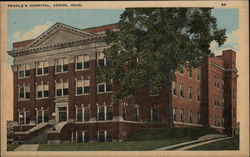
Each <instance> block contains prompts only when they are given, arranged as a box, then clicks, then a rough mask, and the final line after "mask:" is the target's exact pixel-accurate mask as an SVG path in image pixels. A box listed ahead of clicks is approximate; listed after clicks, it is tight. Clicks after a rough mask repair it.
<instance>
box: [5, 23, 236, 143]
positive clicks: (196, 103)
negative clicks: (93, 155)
mask: <svg viewBox="0 0 250 157" xmlns="http://www.w3.org/2000/svg"><path fill="white" fill-rule="evenodd" d="M57 25H59V26H61V24H56V26H57ZM56 26H54V27H56ZM59 26H58V27H59ZM52 27H53V26H52ZM62 27H63V26H62ZM67 28H68V27H67ZM106 29H114V25H108V26H104V27H97V28H91V29H84V30H83V31H85V32H89V33H96V34H97V33H98V31H104V30H106ZM98 39H99V38H98ZM30 41H31V43H29V41H28V44H27V41H25V42H24V43H21V42H19V43H14V44H13V47H14V49H15V48H19V49H20V47H21V46H22V45H23V46H24V47H23V48H21V49H29V47H28V46H29V44H32V43H33V44H35V43H36V42H39V41H38V40H37V39H35V40H30ZM99 41H101V42H102V40H99ZM95 42H96V40H94V41H92V39H89V41H88V43H86V45H88V46H89V49H90V51H93V50H94V49H95V51H93V53H94V55H93V56H92V59H90V60H89V68H87V69H84V70H77V69H76V60H75V55H72V54H71V53H70V52H72V51H73V48H72V50H67V54H66V55H65V54H63V55H64V56H66V57H68V58H69V59H68V61H69V62H68V63H67V65H68V69H67V71H66V72H61V73H56V72H55V69H56V66H55V59H56V58H60V55H61V54H59V53H58V54H59V55H58V57H57V56H53V57H54V58H53V59H50V58H49V59H48V57H47V56H43V55H42V53H41V58H39V59H37V58H36V60H35V62H38V61H39V60H40V61H44V60H49V61H48V64H49V65H48V72H47V73H46V74H43V75H41V76H38V75H37V74H36V73H37V72H36V69H37V67H36V65H34V64H33V65H32V64H31V66H30V68H29V70H30V71H29V74H28V76H27V77H21V78H20V77H19V75H21V74H20V67H19V65H21V63H22V62H23V58H21V59H19V60H18V57H22V56H24V57H26V56H27V57H28V58H30V59H33V58H32V53H30V54H24V55H20V54H18V53H16V52H14V50H13V51H11V52H9V54H10V55H12V56H14V57H15V58H17V61H16V63H15V64H14V65H13V74H14V90H13V91H14V121H15V122H16V127H15V131H20V124H19V123H20V113H21V112H22V111H27V112H25V114H24V113H23V114H24V115H25V116H24V115H23V116H24V117H26V118H27V117H29V120H27V119H26V120H25V121H26V122H29V123H28V124H22V130H21V131H28V130H29V129H31V128H32V127H34V126H36V125H37V124H38V123H40V120H39V115H38V114H39V113H41V115H42V117H43V118H44V117H46V116H45V115H46V114H48V119H46V118H44V119H43V120H42V122H48V123H49V124H51V125H55V130H51V131H50V132H48V141H50V142H53V141H57V142H58V141H59V142H63V141H66V142H69V141H72V142H75V141H78V140H77V139H79V138H82V139H83V140H84V139H85V138H86V139H85V140H86V141H98V139H99V141H101V136H102V135H101V134H104V135H105V138H104V140H105V141H109V140H110V139H112V141H123V140H126V136H128V135H131V134H133V133H134V132H135V131H137V130H139V129H140V128H147V127H166V126H167V120H168V118H169V117H167V116H166V115H168V114H167V104H166V102H167V100H166V98H165V94H164V91H162V92H160V93H159V94H158V95H150V89H149V88H148V87H144V88H143V89H140V90H139V91H138V92H137V93H136V94H135V98H136V99H135V100H134V102H133V103H128V104H127V105H125V106H126V107H125V106H124V104H123V103H122V102H112V100H111V95H112V93H110V92H104V93H99V92H98V91H97V88H98V87H97V80H96V69H97V64H98V57H97V55H98V53H97V51H96V50H97V49H98V46H95V45H93V43H95ZM101 42H100V43H101ZM91 46H92V47H91ZM104 46H105V44H104ZM31 48H32V47H31ZM92 48H93V49H92ZM64 49H67V46H65V47H64ZM32 50H33V49H32ZM32 50H30V51H32ZM58 51H59V50H58ZM25 52H26V51H25ZM28 52H29V51H27V53H28ZM45 52H46V53H47V51H45ZM39 53H40V52H36V55H38V56H39ZM48 53H49V51H48ZM16 54H18V55H16ZM77 55H79V54H77ZM61 56H62V55H61ZM72 56H73V59H72ZM24 60H25V59H24ZM28 60H29V59H27V62H28ZM50 60H53V62H50ZM18 62H20V63H18ZM235 62H236V53H235V52H234V51H232V50H226V51H223V53H222V55H221V56H217V57H210V58H206V59H204V60H203V62H202V65H201V67H200V68H198V69H192V71H191V72H190V71H189V70H184V72H183V73H180V72H176V81H175V82H174V83H173V89H172V91H173V94H172V95H173V96H172V97H173V112H174V120H175V121H174V124H175V126H176V127H200V126H209V127H214V128H217V129H220V130H223V131H225V132H227V133H229V134H231V133H232V132H233V131H234V130H233V129H234V128H236V117H237V115H236V111H237V106H236V103H237V102H236V99H237V97H236V96H237V92H236V91H237V70H236V66H235ZM27 73H28V72H27ZM25 75H26V72H25ZM80 79H82V80H88V79H89V80H90V88H89V89H90V92H89V93H88V94H81V95H78V94H77V93H76V90H77V89H76V80H80ZM56 82H66V83H67V84H68V95H67V96H61V97H57V96H56V92H57V90H56ZM43 84H48V97H43V98H38V97H37V91H36V90H37V89H36V88H38V85H43ZM23 86H28V88H27V89H25V91H26V92H27V91H29V90H30V91H29V93H30V94H29V96H24V97H28V99H23V98H22V99H23V100H20V98H19V97H23V96H20V91H21V90H23V89H22V87H23ZM20 88H21V89H20ZM106 88H107V87H106ZM43 90H45V89H43ZM223 102H224V103H223ZM61 103H64V104H66V107H67V120H66V121H68V122H67V123H65V125H63V126H62V128H60V129H58V130H57V125H58V126H60V124H59V122H57V123H56V124H55V121H54V119H55V115H53V114H52V113H56V118H57V119H60V117H58V115H60V113H59V112H60V109H62V108H60V109H59V108H58V109H57V107H59V106H57V105H60V104H61ZM110 105H111V106H112V118H111V119H110V120H98V106H110ZM85 107H86V108H88V107H89V109H90V119H89V120H88V121H83V122H77V115H76V114H77V113H76V110H77V108H81V109H82V110H83V108H85ZM124 108H126V111H125V110H124ZM137 108H138V109H137ZM105 110H106V111H107V110H108V107H105V108H104V111H105ZM40 111H41V112H40ZM45 112H46V113H45ZM125 112H126V114H125ZM79 113H80V111H79ZM81 113H85V112H83V111H81ZM99 113H100V111H99ZM83 116H84V114H83V115H82V117H83ZM107 116H108V111H107V112H106V118H107ZM45 119H46V120H45ZM22 120H23V121H24V119H22ZM23 123H24V122H23ZM61 124H62V123H61ZM79 134H80V135H79ZM110 136H111V137H110ZM16 138H17V140H18V138H19V140H21V137H20V134H18V136H16ZM27 138H28V135H26V134H25V139H27ZM83 140H82V141H83ZM80 141H81V140H80Z"/></svg>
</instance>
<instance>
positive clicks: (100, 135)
mask: <svg viewBox="0 0 250 157" xmlns="http://www.w3.org/2000/svg"><path fill="white" fill-rule="evenodd" d="M98 141H99V142H105V131H104V130H101V131H98Z"/></svg>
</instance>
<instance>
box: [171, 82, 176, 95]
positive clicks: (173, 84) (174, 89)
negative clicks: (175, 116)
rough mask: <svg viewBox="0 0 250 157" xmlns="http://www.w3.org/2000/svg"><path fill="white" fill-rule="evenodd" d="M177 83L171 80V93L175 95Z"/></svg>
mask: <svg viewBox="0 0 250 157" xmlns="http://www.w3.org/2000/svg"><path fill="white" fill-rule="evenodd" d="M176 84H177V83H176V82H174V81H173V83H172V86H173V94H174V95H175V96H176V95H177V88H176V86H177V85H176Z"/></svg>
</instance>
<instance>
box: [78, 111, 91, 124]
mask: <svg viewBox="0 0 250 157" xmlns="http://www.w3.org/2000/svg"><path fill="white" fill-rule="evenodd" d="M89 120H90V107H76V122H87V121H89Z"/></svg>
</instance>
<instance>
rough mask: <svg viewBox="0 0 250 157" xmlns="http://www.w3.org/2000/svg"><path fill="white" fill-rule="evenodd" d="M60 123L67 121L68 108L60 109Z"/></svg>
mask: <svg viewBox="0 0 250 157" xmlns="http://www.w3.org/2000/svg"><path fill="white" fill-rule="evenodd" d="M58 118H59V119H58V121H59V123H60V122H62V121H67V107H66V106H63V107H58Z"/></svg>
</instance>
